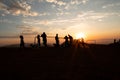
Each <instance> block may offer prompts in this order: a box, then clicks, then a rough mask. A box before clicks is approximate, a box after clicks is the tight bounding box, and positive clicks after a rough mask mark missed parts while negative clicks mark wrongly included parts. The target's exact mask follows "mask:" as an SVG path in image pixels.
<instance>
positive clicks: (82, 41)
mask: <svg viewBox="0 0 120 80" xmlns="http://www.w3.org/2000/svg"><path fill="white" fill-rule="evenodd" d="M81 43H82V46H83V47H84V38H81Z"/></svg>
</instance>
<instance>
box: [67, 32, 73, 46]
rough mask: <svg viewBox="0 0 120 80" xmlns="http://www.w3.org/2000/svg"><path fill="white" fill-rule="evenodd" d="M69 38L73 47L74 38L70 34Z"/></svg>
mask: <svg viewBox="0 0 120 80" xmlns="http://www.w3.org/2000/svg"><path fill="white" fill-rule="evenodd" d="M68 37H69V39H70V46H72V44H73V37H72V36H71V35H69V34H68Z"/></svg>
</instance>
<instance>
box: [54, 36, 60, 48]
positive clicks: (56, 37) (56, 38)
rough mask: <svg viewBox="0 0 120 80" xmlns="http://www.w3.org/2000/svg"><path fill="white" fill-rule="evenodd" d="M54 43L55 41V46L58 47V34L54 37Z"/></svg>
mask: <svg viewBox="0 0 120 80" xmlns="http://www.w3.org/2000/svg"><path fill="white" fill-rule="evenodd" d="M55 41H56V44H55V46H56V47H58V46H59V37H58V34H56V36H55Z"/></svg>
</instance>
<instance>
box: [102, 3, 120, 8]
mask: <svg viewBox="0 0 120 80" xmlns="http://www.w3.org/2000/svg"><path fill="white" fill-rule="evenodd" d="M109 7H120V3H113V4H106V5H104V6H102V8H104V9H105V8H109Z"/></svg>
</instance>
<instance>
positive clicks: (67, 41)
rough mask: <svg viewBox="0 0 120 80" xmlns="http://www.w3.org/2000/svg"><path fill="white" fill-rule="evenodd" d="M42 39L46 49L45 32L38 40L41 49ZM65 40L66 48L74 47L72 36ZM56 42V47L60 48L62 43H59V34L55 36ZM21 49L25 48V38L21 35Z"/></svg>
mask: <svg viewBox="0 0 120 80" xmlns="http://www.w3.org/2000/svg"><path fill="white" fill-rule="evenodd" d="M40 37H42V41H43V45H44V46H45V47H47V35H46V33H45V32H43V33H42V34H41V35H39V34H38V35H37V36H36V38H37V47H40V46H41V44H40ZM64 39H65V42H64V46H65V47H68V46H72V43H73V37H72V36H71V35H69V34H68V36H65V37H64ZM55 41H56V43H55V44H54V46H55V47H59V46H60V43H59V37H58V34H56V36H55ZM20 47H21V48H22V47H24V37H23V36H22V35H20Z"/></svg>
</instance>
